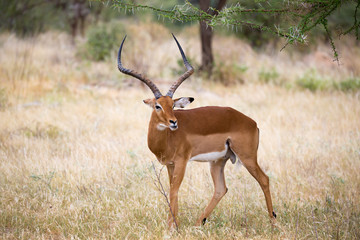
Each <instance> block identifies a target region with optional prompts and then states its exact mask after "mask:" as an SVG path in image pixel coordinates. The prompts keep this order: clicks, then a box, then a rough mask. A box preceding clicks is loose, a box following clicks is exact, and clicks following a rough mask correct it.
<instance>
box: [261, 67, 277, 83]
mask: <svg viewBox="0 0 360 240" xmlns="http://www.w3.org/2000/svg"><path fill="white" fill-rule="evenodd" d="M279 76H280V74H279V73H278V72H277V71H276V69H275V68H272V69H270V70H269V71H266V70H264V69H262V70H261V71H260V72H259V81H260V82H262V83H270V82H271V83H274V84H276V85H281V82H279V80H278V79H279Z"/></svg>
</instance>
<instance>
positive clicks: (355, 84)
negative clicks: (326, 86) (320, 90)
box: [334, 78, 360, 92]
mask: <svg viewBox="0 0 360 240" xmlns="http://www.w3.org/2000/svg"><path fill="white" fill-rule="evenodd" d="M334 87H335V88H336V89H339V90H341V91H344V92H346V91H357V90H360V78H348V79H346V80H344V81H341V82H339V83H336V84H334Z"/></svg>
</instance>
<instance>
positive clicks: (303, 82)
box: [296, 71, 329, 92]
mask: <svg viewBox="0 0 360 240" xmlns="http://www.w3.org/2000/svg"><path fill="white" fill-rule="evenodd" d="M328 82H329V81H327V80H326V79H324V78H321V77H320V76H318V75H317V74H316V72H315V71H310V72H307V73H305V75H304V76H303V77H301V78H299V79H298V80H297V81H296V84H297V86H299V87H300V88H303V89H309V90H310V91H312V92H316V91H318V90H325V89H327V88H328Z"/></svg>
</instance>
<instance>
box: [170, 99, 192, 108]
mask: <svg viewBox="0 0 360 240" xmlns="http://www.w3.org/2000/svg"><path fill="white" fill-rule="evenodd" d="M193 101H194V98H192V97H182V98H178V99H175V100H174V106H175V107H178V108H184V107H186V106H187V105H189V104H190V103H192V102H193Z"/></svg>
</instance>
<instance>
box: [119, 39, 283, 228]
mask: <svg viewBox="0 0 360 240" xmlns="http://www.w3.org/2000/svg"><path fill="white" fill-rule="evenodd" d="M173 37H174V39H175V42H176V44H177V46H178V48H179V50H180V53H181V56H182V59H183V62H184V64H185V67H186V68H187V71H186V72H185V73H184V74H183V75H181V76H180V77H179V78H178V80H177V81H175V82H174V84H173V85H172V86H171V87H170V90H169V91H168V92H167V94H166V95H165V96H163V95H162V94H161V92H160V91H159V89H158V88H157V86H156V85H155V84H154V83H153V82H152V81H151V80H149V79H147V78H146V77H145V76H143V75H141V74H139V73H137V72H135V71H133V70H130V69H126V68H124V67H123V66H122V63H121V51H122V48H123V44H124V41H125V39H126V36H125V38H124V39H123V41H122V43H121V45H120V49H119V53H118V68H119V70H120V72H122V73H124V74H128V75H130V76H132V77H135V78H137V79H139V80H140V81H142V82H144V83H145V84H146V85H147V86H148V87H149V88H150V90H151V91H152V92H153V94H154V96H155V98H152V99H147V100H144V103H145V104H147V105H149V106H150V107H151V108H152V109H153V111H152V114H151V118H150V123H149V130H148V138H147V140H148V147H149V149H150V151H151V152H152V153H153V154H154V155H155V156H156V157H157V159H158V161H159V162H160V163H161V164H163V165H166V167H167V171H168V175H169V181H170V214H169V218H168V224H169V227H171V226H172V225H173V224H174V223H175V224H177V220H176V215H177V212H178V191H179V188H180V185H181V182H182V180H183V177H184V173H185V169H186V165H187V163H188V162H190V161H199V162H209V163H210V171H211V177H212V179H213V182H214V188H215V191H214V195H213V197H212V199H211V200H210V203H209V204H208V206H207V207H206V208H205V210H204V212H203V213H202V214H201V216H200V217H199V218H198V220H197V221H196V225H201V223H203V224H204V223H205V221H206V219H207V218H208V217H209V215H210V213H211V212H212V211H213V209H214V208H215V206H216V205H217V204H218V203H219V201H220V200H221V198H222V197H223V196H224V195H225V194H226V192H227V190H228V189H227V187H226V184H225V176H224V167H225V165H226V163H227V161H228V160H229V159H230V160H231V162H232V163H235V162H236V160H238V161H241V163H242V164H243V165H244V166H245V167H246V169H247V170H248V171H249V172H250V174H251V175H252V176H253V177H254V178H255V179H256V180H257V181H258V183H259V184H260V186H261V189H262V190H263V192H264V195H265V200H266V206H267V210H268V213H269V216H270V219H271V220H272V222H274V221H275V218H276V214H275V212H274V211H273V206H272V203H271V195H270V189H269V177H268V176H267V175H265V173H264V172H263V171H262V170H261V168H260V167H259V165H258V163H257V150H258V145H259V129H258V128H257V125H256V122H255V121H254V120H252V119H251V118H249V117H247V116H245V115H244V114H242V113H241V112H238V111H237V110H235V109H233V108H230V107H215V106H208V107H200V108H195V109H190V110H174V108H184V107H185V106H186V105H188V104H190V103H191V102H192V101H194V98H191V97H182V98H177V99H173V95H174V92H175V91H176V89H177V88H178V87H179V86H180V84H181V83H182V82H183V81H184V80H185V79H187V78H188V77H189V76H190V75H191V74H192V73H193V72H194V69H193V67H192V66H191V65H190V63H189V62H188V60H187V59H186V56H185V54H184V52H183V50H182V48H181V46H180V44H179V42H178V41H177V39H176V38H175V36H174V35H173Z"/></svg>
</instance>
